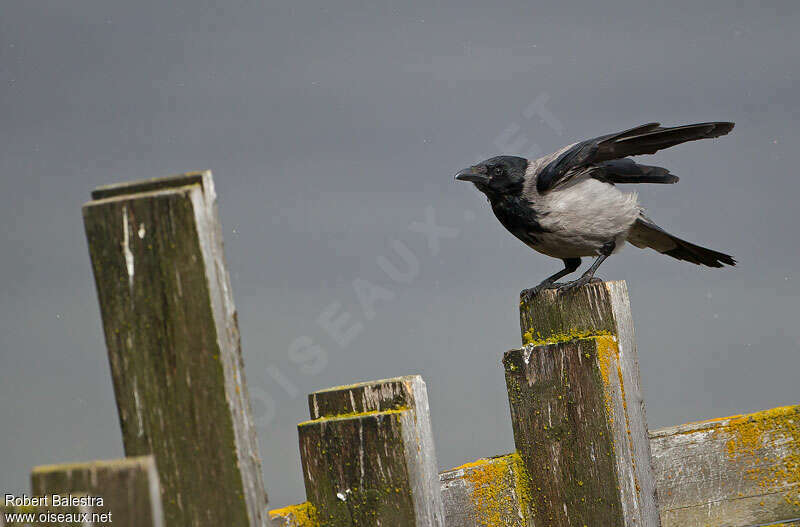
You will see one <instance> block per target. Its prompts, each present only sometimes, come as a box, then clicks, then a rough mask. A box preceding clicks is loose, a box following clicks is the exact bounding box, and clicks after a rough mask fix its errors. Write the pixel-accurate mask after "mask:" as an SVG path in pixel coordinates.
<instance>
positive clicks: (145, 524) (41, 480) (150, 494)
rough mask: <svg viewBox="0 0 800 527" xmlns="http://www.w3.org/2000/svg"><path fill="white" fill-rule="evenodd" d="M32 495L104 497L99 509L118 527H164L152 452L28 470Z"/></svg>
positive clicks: (98, 510) (99, 511)
mask: <svg viewBox="0 0 800 527" xmlns="http://www.w3.org/2000/svg"><path fill="white" fill-rule="evenodd" d="M31 488H32V490H33V492H32V495H33V496H45V495H47V496H49V495H52V494H59V495H61V496H67V495H72V496H77V495H84V496H87V497H101V498H103V506H102V507H95V508H96V509H97V512H98V513H104V512H108V513H111V516H110V518H111V522H113V524H114V525H115V526H117V527H163V525H164V515H163V512H162V509H161V491H160V485H159V482H158V474H157V472H156V465H155V461H154V460H153V457H152V456H142V457H130V458H125V459H115V460H112V461H92V462H89V463H70V464H63V465H46V466H40V467H36V468H34V469H33V472H32V473H31Z"/></svg>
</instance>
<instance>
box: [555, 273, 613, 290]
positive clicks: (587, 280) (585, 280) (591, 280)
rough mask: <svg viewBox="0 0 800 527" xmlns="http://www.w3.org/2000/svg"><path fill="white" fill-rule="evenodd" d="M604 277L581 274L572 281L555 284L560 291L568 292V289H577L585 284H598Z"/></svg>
mask: <svg viewBox="0 0 800 527" xmlns="http://www.w3.org/2000/svg"><path fill="white" fill-rule="evenodd" d="M602 281H603V279H602V278H597V277H595V276H581V277H580V278H578V279H577V280H573V281H572V282H566V283H563V284H553V285H555V286H556V289H558V292H559V293H566V292H567V291H572V290H573V289H577V288H579V287H582V286H585V285H586V284H596V283H598V282H602Z"/></svg>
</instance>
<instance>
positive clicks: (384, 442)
mask: <svg viewBox="0 0 800 527" xmlns="http://www.w3.org/2000/svg"><path fill="white" fill-rule="evenodd" d="M309 408H310V413H311V418H312V419H311V420H310V421H306V422H304V423H300V424H299V425H298V432H299V435H300V455H301V458H302V464H303V475H304V478H305V486H306V495H307V497H308V501H309V502H310V503H311V505H312V506H313V508H314V509H315V515H316V521H317V522H319V523H318V524H319V525H325V526H330V527H345V526H346V527H350V526H369V525H382V526H386V527H388V526H397V527H412V526H416V527H443V526H444V519H443V518H444V515H443V509H442V501H441V493H440V488H439V476H438V473H437V466H436V454H435V452H434V446H433V436H432V433H431V425H430V413H429V409H428V395H427V392H426V390H425V383H424V382H423V381H422V378H421V377H419V376H416V375H415V376H408V377H399V378H396V379H388V380H384V381H375V382H368V383H361V384H355V385H352V386H343V387H339V388H331V389H329V390H323V391H319V392H315V393H312V394H311V395H310V396H309Z"/></svg>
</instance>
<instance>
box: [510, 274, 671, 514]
mask: <svg viewBox="0 0 800 527" xmlns="http://www.w3.org/2000/svg"><path fill="white" fill-rule="evenodd" d="M521 296H522V298H521V300H522V301H521V302H520V320H521V328H522V334H523V342H524V343H525V344H526V347H525V348H522V349H517V350H511V351H509V352H507V353H506V354H505V356H504V358H503V364H504V365H505V369H506V382H507V386H508V393H509V403H510V406H511V418H512V425H513V428H514V441H515V444H516V447H517V451H518V452H519V454H520V456H521V457H522V461H523V463H524V466H525V468H526V469H527V470H528V473H529V476H530V479H531V486H532V488H534V489H535V490H534V491H533V497H532V507H531V509H530V511H529V514H531V516H532V518H533V521H534V522H536V521H537V520H536V518H538V522H544V523H545V524H547V525H553V526H572V525H584V524H587V525H609V526H610V525H620V526H622V525H639V526H644V527H651V526H658V525H659V524H660V523H659V515H658V507H657V504H656V496H655V493H656V492H655V478H654V475H653V469H652V465H651V461H650V444H649V439H648V435H647V424H646V422H645V413H644V400H643V398H642V395H641V389H640V381H639V370H638V361H637V356H636V347H635V343H634V340H633V323H632V320H631V315H630V305H629V302H628V296H627V289H626V287H625V284H624V282H612V283H595V284H590V285H588V286H586V287H582V288H580V289H578V290H576V291H573V292H569V293H566V294H559V293H557V292H555V291H544V292H542V293H540V294H539V295H537V296H535V297H533V298H530V297H528V295H527V294H526V293H525V292H523V294H522V295H521ZM540 489H541V490H540Z"/></svg>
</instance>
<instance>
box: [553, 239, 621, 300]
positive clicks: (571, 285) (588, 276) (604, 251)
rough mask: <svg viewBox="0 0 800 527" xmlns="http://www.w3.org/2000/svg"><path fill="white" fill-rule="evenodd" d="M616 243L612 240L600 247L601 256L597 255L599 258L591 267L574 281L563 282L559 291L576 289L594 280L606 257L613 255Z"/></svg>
mask: <svg viewBox="0 0 800 527" xmlns="http://www.w3.org/2000/svg"><path fill="white" fill-rule="evenodd" d="M615 246H616V243H614V241H613V240H612V241H610V242H608V243H606V244H604V245H603V247H601V248H600V256H598V257H597V260H595V261H594V263H593V264H592V266H591V267H589V268H588V269H587V270H586V272H585V273H583V274H582V275H581V277H580V278H578V279H577V280H574V281H572V282H567V283H565V284H561V285H559V286H558V290H559V291H569V290H571V289H575V288H576V287H581V286H583V285H586V284H588V283H589V282H591V281H592V277H593V276H594V273H595V271H597V268H598V267H600V264H601V263H603V262H604V261H605V259H606V258H608V257H609V256H611V253H612V252H613V251H614V247H615Z"/></svg>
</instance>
